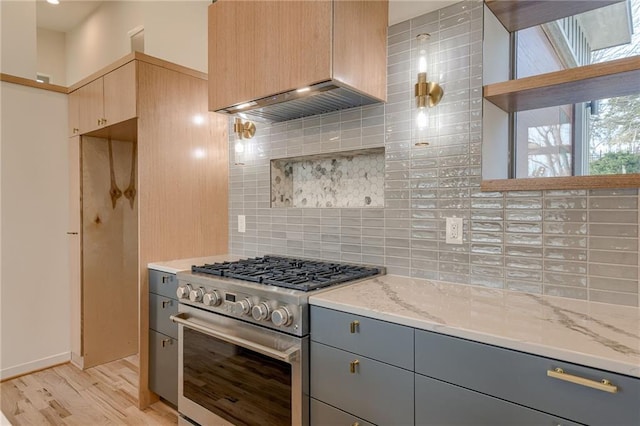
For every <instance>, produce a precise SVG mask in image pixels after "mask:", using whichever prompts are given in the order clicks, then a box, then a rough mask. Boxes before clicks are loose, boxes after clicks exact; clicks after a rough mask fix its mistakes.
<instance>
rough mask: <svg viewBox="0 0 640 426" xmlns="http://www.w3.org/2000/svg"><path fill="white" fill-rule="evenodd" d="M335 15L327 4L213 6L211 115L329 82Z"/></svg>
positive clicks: (232, 1) (227, 0)
mask: <svg viewBox="0 0 640 426" xmlns="http://www.w3.org/2000/svg"><path fill="white" fill-rule="evenodd" d="M332 10H333V2H330V1H326V0H312V1H285V2H274V1H266V0H261V1H236V0H218V1H216V2H215V3H213V4H212V5H210V6H209V109H210V110H212V111H215V110H218V109H221V108H224V107H228V106H230V105H235V104H238V103H242V102H247V101H249V100H252V99H259V98H263V97H265V96H268V95H272V94H275V93H281V92H286V91H289V90H293V89H297V88H300V87H305V86H307V85H309V84H312V83H317V82H320V81H325V80H329V79H330V78H331V74H332V71H331V42H332V40H331V33H332Z"/></svg>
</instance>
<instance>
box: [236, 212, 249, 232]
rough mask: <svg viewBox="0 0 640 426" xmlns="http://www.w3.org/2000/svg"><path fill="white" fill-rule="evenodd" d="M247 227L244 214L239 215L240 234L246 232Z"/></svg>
mask: <svg viewBox="0 0 640 426" xmlns="http://www.w3.org/2000/svg"><path fill="white" fill-rule="evenodd" d="M246 230H247V225H246V222H245V217H244V215H243V214H239V215H238V232H246Z"/></svg>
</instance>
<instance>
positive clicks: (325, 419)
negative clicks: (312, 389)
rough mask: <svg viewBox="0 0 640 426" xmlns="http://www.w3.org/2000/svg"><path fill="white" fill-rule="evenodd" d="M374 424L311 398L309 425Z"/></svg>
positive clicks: (342, 425) (369, 425)
mask: <svg viewBox="0 0 640 426" xmlns="http://www.w3.org/2000/svg"><path fill="white" fill-rule="evenodd" d="M356 423H357V424H359V425H360V426H374V425H373V424H371V423H369V422H366V421H364V420H362V419H361V418H359V417H356V416H352V415H351V414H349V413H345V412H344V411H342V410H338V409H337V408H335V407H332V406H330V405H327V404H325V403H324V402H320V401H318V400H315V399H313V398H311V426H353V425H354V424H356Z"/></svg>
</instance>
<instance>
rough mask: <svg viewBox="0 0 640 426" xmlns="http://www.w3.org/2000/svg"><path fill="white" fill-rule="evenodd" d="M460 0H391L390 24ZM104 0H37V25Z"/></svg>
mask: <svg viewBox="0 0 640 426" xmlns="http://www.w3.org/2000/svg"><path fill="white" fill-rule="evenodd" d="M139 1H141V0H139ZM458 1H459V0H389V25H393V24H397V23H398V22H402V21H406V20H407V19H409V18H413V17H415V16H419V15H422V14H424V13H427V12H431V11H432V10H436V9H441V8H443V7H446V6H448V5H450V4H453V3H457V2H458ZM102 3H104V1H96V0H89V1H86V0H60V4H58V5H51V4H49V3H47V2H46V0H37V2H36V17H37V26H38V27H40V28H47V29H50V30H53V31H59V32H68V31H71V30H72V29H73V28H75V27H76V26H77V25H79V24H80V23H81V22H82V21H84V20H85V19H86V18H87V17H88V16H89V15H90V14H91V13H92V12H93V11H94V10H96V9H97V8H99V7H100V6H101V5H102Z"/></svg>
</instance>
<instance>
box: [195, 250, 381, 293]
mask: <svg viewBox="0 0 640 426" xmlns="http://www.w3.org/2000/svg"><path fill="white" fill-rule="evenodd" d="M191 272H197V273H202V274H208V275H215V276H220V277H228V278H235V279H238V280H243V281H251V282H254V283H259V284H265V285H272V286H277V287H285V288H291V289H295V290H301V291H311V290H316V289H319V288H323V287H328V286H331V285H334V284H340V283H345V282H348V281H354V280H359V279H362V278H366V277H370V276H374V275H379V274H381V273H383V271H381V270H380V269H379V268H375V267H368V266H360V265H351V264H347V263H338V262H323V261H316V260H309V259H296V258H291V257H281V256H264V257H255V258H250V259H243V260H239V261H235V262H223V263H213V264H205V265H201V266H196V265H193V266H192V267H191Z"/></svg>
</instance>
